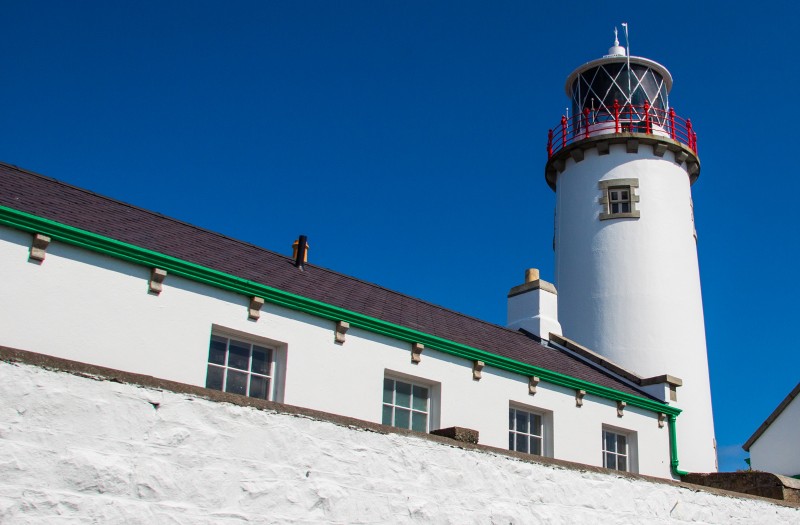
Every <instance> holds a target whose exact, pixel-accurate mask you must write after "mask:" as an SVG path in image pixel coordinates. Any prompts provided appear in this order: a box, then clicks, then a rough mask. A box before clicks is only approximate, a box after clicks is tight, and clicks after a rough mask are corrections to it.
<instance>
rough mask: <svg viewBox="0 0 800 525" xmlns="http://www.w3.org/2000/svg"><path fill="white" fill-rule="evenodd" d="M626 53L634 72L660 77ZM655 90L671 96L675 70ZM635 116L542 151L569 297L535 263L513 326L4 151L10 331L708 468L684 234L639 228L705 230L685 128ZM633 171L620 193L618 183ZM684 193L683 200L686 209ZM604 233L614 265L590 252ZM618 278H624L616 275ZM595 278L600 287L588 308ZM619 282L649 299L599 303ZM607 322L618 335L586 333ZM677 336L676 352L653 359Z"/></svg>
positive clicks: (425, 417)
mask: <svg viewBox="0 0 800 525" xmlns="http://www.w3.org/2000/svg"><path fill="white" fill-rule="evenodd" d="M625 62H626V60H625V57H623V58H622V59H620V58H619V57H614V58H613V59H602V60H601V61H596V62H593V63H590V64H588V65H586V66H583V67H582V68H580V69H579V70H578V71H579V72H581V71H586V70H587V68H588V67H590V66H591V67H595V66H597V65H601V66H603V67H609V66H608V64H611V63H614V64H617V65H618V66H619V67H622V66H621V64H625ZM630 62H631V65H632V66H634V69H633V71H634V72H638V71H639V69H638V68H639V66H640V65H643V66H644V67H645V69H646V70H647V71H648V72H660V73H662V76H663V73H664V72H665V71H666V70H664V69H663V68H661V66H658V67H656V65H654V64H655V63H652V62H650V61H647V60H646V59H639V58H633V57H631V59H630ZM593 64H594V65H593ZM614 67H617V66H614ZM637 74H638V73H637ZM667 75H668V74H667ZM574 76H575V74H573V76H572V77H571V78H573V77H574ZM579 76H580V75H579ZM637 85H638V84H637ZM660 86H661V87H660V88H659V89H660V91H659V93H660V94H663V96H664V97H666V91H667V90H668V88H669V85H668V83H667V84H666V85H665V84H664V83H663V82H662V84H660ZM637 89H638V88H637ZM634 93H638V91H636V90H634ZM633 98H634V99H635V98H636V95H634V96H633ZM584 102H585V99H584ZM663 102H664V103H666V99H665V98H664V99H663ZM664 107H666V106H664ZM653 113H654V114H655V112H653ZM580 115H583V116H586V115H587V114H586V113H585V112H584V113H580ZM643 115H644V116H643V117H642V118H641V119H639V116H636V115H630V114H629V115H628V117H627V119H625V118H620V116H619V115H616V116H614V115H613V114H612V116H613V117H614V118H611V119H609V118H608V115H607V114H606V115H605V116H601V113H600V112H595V113H593V114H591V115H589V117H590V118H591V119H592V120H591V127H587V128H586V129H583V128H580V121H574V123H573V124H569V125H570V126H573V127H571V128H570V129H567V125H565V127H564V129H563V136H562V137H561V138H562V139H563V143H562V144H561V146H560V147H554V148H552V150H553V151H552V155H551V157H550V159H549V161H548V165H547V177H548V181H549V182H550V183H551V184H552V185H554V186H555V187H556V189H557V201H558V204H557V213H558V220H557V230H556V255H557V268H558V270H557V271H558V275H557V278H558V281H559V286H560V288H559V291H558V293H559V294H560V297H561V303H560V304H557V301H556V290H555V288H554V287H553V286H552V285H551V284H549V283H546V282H544V281H541V280H540V279H539V278H538V272H535V271H529V272H528V273H527V275H526V282H525V283H523V284H521V285H519V286H516V287H514V288H512V290H511V292H510V293H509V319H508V321H509V322H508V324H509V328H505V327H501V326H497V325H493V324H490V323H486V322H484V321H481V320H478V319H474V318H470V317H467V316H465V315H462V314H459V313H457V312H453V311H450V310H447V309H445V308H441V307H439V306H436V305H433V304H430V303H426V302H424V301H421V300H419V299H415V298H412V297H408V296H405V295H402V294H400V293H397V292H393V291H391V290H386V289H385V288H381V287H380V286H378V285H374V284H371V283H366V282H363V281H360V280H358V279H356V278H353V277H349V276H345V275H341V274H338V273H336V272H334V271H331V270H328V269H325V268H320V267H317V266H314V265H312V264H307V263H305V262H304V261H305V250H304V249H303V248H304V247H305V240H304V239H302V240H301V242H299V243H298V248H299V250H298V253H296V254H295V256H294V257H287V256H284V255H280V254H277V253H274V252H271V251H268V250H265V249H262V248H259V247H256V246H253V245H251V244H247V243H245V242H240V241H237V240H233V239H230V238H228V237H225V236H222V235H219V234H216V233H213V232H210V231H206V230H203V229H200V228H197V227H194V226H191V225H188V224H185V223H182V222H180V221H177V220H174V219H171V218H168V217H165V216H162V215H159V214H155V213H152V212H149V211H147V210H143V209H140V208H136V207H135V206H131V205H128V204H125V203H122V202H119V201H115V200H112V199H109V198H106V197H103V196H100V195H97V194H94V193H91V192H90V191H87V190H83V189H80V188H76V187H73V186H69V185H67V184H64V183H62V182H59V181H57V180H53V179H50V178H47V177H43V176H41V175H37V174H34V173H31V172H28V171H25V170H22V169H19V168H16V167H14V166H10V165H6V164H2V165H0V268H2V269H3V273H4V279H3V298H4V299H5V300H4V301H3V302H2V303H0V345H2V346H6V347H11V348H17V349H21V350H26V351H31V352H38V353H41V354H47V355H52V356H55V357H60V358H66V359H71V360H75V361H80V362H85V363H90V364H94V365H99V366H104V367H108V368H112V369H118V370H122V371H127V372H135V373H139V374H148V375H152V376H154V377H157V378H162V379H168V380H173V381H179V382H182V383H187V384H190V385H196V386H205V387H207V388H213V389H218V390H226V391H229V392H235V393H239V394H242V395H249V396H252V397H259V398H265V399H269V400H273V401H277V402H281V403H287V404H291V405H298V406H302V407H307V408H312V409H316V410H321V411H325V412H330V413H334V414H342V415H346V416H351V417H355V418H360V419H363V420H366V421H370V422H376V423H384V424H388V425H394V426H398V427H404V428H409V429H412V430H416V431H420V432H430V431H435V430H440V429H447V428H450V427H463V428H468V429H473V430H476V431H478V432H479V440H480V443H482V444H485V445H490V446H495V447H500V448H511V449H512V450H519V451H522V452H529V453H532V454H541V455H544V456H549V457H554V458H558V459H563V460H567V461H573V462H578V463H583V464H587V465H594V466H601V467H603V466H605V467H607V468H612V469H618V470H627V471H631V472H639V473H642V474H647V475H652V476H658V477H663V478H676V477H678V476H680V474H681V473H682V471H681V470H680V467H683V466H684V465H683V462H682V457H683V456H682V455H679V451H680V454H683V453H684V450H687V454H688V455H689V457H690V458H691V460H692V462H693V463H692V464H693V465H696V466H695V467H694V468H695V469H698V470H699V469H702V470H713V454H709V452H708V450H705V449H703V450H700V451H698V450H699V449H698V446H697V443H703V444H705V441H706V440H707V439H708V438H709V435H708V428H711V421H710V418H711V413H710V397H708V396H707V400H708V402H709V405H708V406H706V404H705V401H706V397H703V396H704V395H705V394H703V389H705V388H707V371H706V370H707V365H706V364H705V362H704V361H702V362H701V359H700V354H699V350H698V346H697V345H698V344H699V342H698V338H700V337H702V310H701V309H700V310H699V311H698V310H697V308H699V281H697V279H696V278H697V276H696V268H697V266H696V252H695V251H693V250H694V247H693V246H691V249H689V248H688V247H686V246H685V243H684V244H681V247H680V249H679V250H678V251H679V252H680V253H679V255H676V258H675V259H670V260H669V261H667V262H659V261H658V258H659V257H660V256H663V255H664V254H663V253H660V252H659V253H652V252H653V249H654V244H655V242H654V241H653V239H649V240H647V239H648V238H649V237H650V236H653V235H656V236H658V235H672V237H669V240H670V241H673V240H676V239H677V238H678V237H680V235H678V234H676V233H675V232H673V231H672V229H675V230H679V231H680V232H681V233H688V236H689V238H690V239H691V241H692V242H694V240H693V238H692V237H691V231H688V232H686V231H684V230H687V229H689V228H690V227H691V222H690V218H691V215H690V207H689V202H690V198H689V193H688V188H689V181H690V180H693V179H694V178H696V175H697V170H698V169H699V168H698V166H699V165H698V164H697V157H696V154H695V153H694V149H693V144H694V142H693V135H692V133H691V130H689V133H688V135H686V136H683V135H680V134H678V135H675V134H674V133H673V130H674V129H675V128H674V123H673V124H670V123H669V122H668V121H665V120H663V119H661V120H654V121H652V122H651V120H650V118H651V117H650V116H649V115H650V113H647V112H645V113H643ZM659 115H660V114H659ZM659 118H660V117H659ZM603 119H605V120H603ZM640 120H641V122H640ZM587 122H588V121H587ZM575 123H577V124H575ZM609 123H610V124H609ZM574 126H577V127H574ZM610 126H611V127H610ZM613 126H617V127H616V128H614V127H613ZM620 126H621V127H620ZM686 137H688V138H686ZM559 140H560V139H559ZM632 144H633V145H636V147H635V148H634V147H633V146H632ZM590 168H592V169H590ZM650 169H653V170H654V172H653V173H650V171H649V170H650ZM598 170H600V171H598ZM623 172H624V173H625V174H624V178H623V179H621V180H622V181H623V182H624V184H625V185H626V188H627V190H625V191H627V192H628V193H627V194H625V195H627V197H626V196H625V195H623V194H621V193H619V194H618V193H615V192H618V190H619V189H620V187H621V185H622V184H623V182H620V179H619V177H621V175H620V173H623ZM598 177H599V180H600V184H599V186H598ZM610 179H613V180H614V183H613V185H611V186H609V185H607V184H605V182H603V181H607V180H610ZM662 179H663V180H662ZM637 180H638V182H637ZM654 194H659V195H663V198H659V199H655V198H651V195H654ZM598 199H599V201H598ZM603 199H605V201H604V200H603ZM626 199H627V200H626ZM679 202H680V203H682V206H683V208H686V209H683V208H680V207H679V208H680V209H679V210H678V211H677V212H676V211H675V209H673V207H674V206H678V204H677V203H679ZM626 203H627V204H626ZM626 205H627V206H628V207H627V208H625V206H626ZM603 210H605V211H603ZM639 213H641V216H639ZM604 215H606V216H604ZM606 219H609V220H606ZM631 219H634V220H633V221H631ZM665 221H666V222H669V223H671V224H673V227H672V229H670V228H667V227H665V226H664V224H665ZM567 238H569V239H570V241H567V240H566V239H567ZM597 239H601V240H603V239H604V241H603V242H606V245H605V247H604V248H603V250H602V251H603V252H604V253H605V254H606V255H608V256H609V257H611V262H603V263H602V264H601V262H600V261H599V260H597V257H593V256H592V251H591V249H589V246H595V244H596V240H597ZM582 243H589V245H586V246H581V244H582ZM623 246H628V249H626V250H623V249H622V247H623ZM631 246H633V247H632V248H631ZM614 250H618V251H620V255H622V252H625V253H626V254H627V258H626V257H621V258H620V257H617V254H615V253H613V251H614ZM608 252H611V253H608ZM640 252H641V253H640ZM692 257H694V259H693V262H692ZM582 258H584V259H582ZM640 264H641V265H644V264H648V265H649V264H653V265H655V266H657V267H658V268H660V270H659V271H663V272H665V274H664V281H665V282H664V283H660V282H659V283H653V282H652V276H651V275H649V274H648V275H641V271H640V270H641V269H640V268H639V267H638V265H640ZM575 265H582V267H583V268H585V272H584V271H582V270H579V269H577V268H575V267H572V266H575ZM675 266H678V267H675ZM669 268H671V269H669ZM611 270H614V271H611ZM673 270H674V271H673ZM616 272H623V273H624V274H625V275H624V277H625V278H624V279H622V280H621V281H619V283H620V284H618V285H613V284H612V283H613V282H614V281H615V280H616V279H617V278H618V275H617V274H616ZM693 272H694V273H693ZM630 276H633V277H636V276H639V278H640V279H642V280H640V281H638V282H636V287H637V288H636V289H637V290H638V291H639V292H640V293H644V292H645V291H646V290H647V289H649V288H652V292H653V293H654V294H656V295H657V294H659V293H662V292H663V289H662V288H663V287H664V286H668V287H671V288H672V289H673V290H678V292H680V294H684V293H686V294H687V296H686V297H685V298H683V299H685V301H687V302H688V306H687V304H684V303H682V302H681V301H678V302H674V301H673V302H672V303H670V304H668V305H665V304H662V301H661V298H659V299H658V300H655V301H654V304H652V305H651V304H649V303H648V302H647V301H645V302H644V303H643V302H642V301H641V300H640V299H641V297H638V296H636V295H635V294H634V295H630V294H629V293H628V291H627V290H622V293H621V295H620V294H619V293H618V292H619V290H611V288H613V287H615V286H617V287H618V286H623V285H624V286H628V285H629V281H628V280H627V278H628V277H630ZM591 279H598V280H600V282H599V283H592V282H591ZM570 280H574V281H575V282H574V283H573V284H572V285H570V284H569V282H570ZM670 280H671V281H670ZM684 280H685V281H686V282H683V281H684ZM679 281H680V282H679ZM662 285H663V286H662ZM598 286H599V287H600V288H598ZM598 290H601V291H603V290H605V291H604V292H603V293H601V294H599V295H598V294H597V293H596V292H597V291H598ZM589 292H591V293H590V295H591V297H592V300H594V299H596V298H598V297H599V298H600V301H601V303H598V304H591V305H587V304H585V303H582V302H581V301H582V300H585V299H586V298H587V297H588V296H587V295H586V294H587V293H589ZM606 292H609V293H606ZM611 292H613V293H611ZM673 293H675V292H673ZM615 294H616V295H619V297H621V298H622V301H621V302H623V303H625V302H628V303H630V304H629V305H628V306H636V307H638V308H641V309H642V310H643V311H642V312H631V310H630V308H627V309H626V308H624V307H622V306H620V304H617V303H615V302H614V301H610V300H607V299H608V297H605V296H613V295H615ZM646 295H648V296H649V295H650V294H646ZM582 296H584V297H583V299H581V297H582ZM604 297H605V298H604ZM683 299H682V300H683ZM604 301H605V302H604ZM679 307H686V308H689V307H691V308H690V309H689V310H690V311H689V312H687V313H686V316H688V317H693V316H694V317H693V318H692V322H691V323H689V324H688V325H686V326H684V325H681V324H680V323H683V322H687V323H688V320H687V317H686V316H682V314H681V313H680V312H678V311H677V310H676V311H675V312H671V311H670V313H671V314H675V315H671V316H668V317H669V318H670V319H672V321H671V322H672V323H674V324H675V326H678V327H680V328H681V330H684V329H685V330H684V332H683V333H684V334H685V335H686V337H687V338H690V339H691V338H692V337H694V339H692V340H691V341H689V342H687V343H686V346H685V349H681V350H676V349H675V337H674V336H675V334H674V333H672V332H670V331H669V330H665V327H664V319H659V318H658V316H659V315H661V314H664V313H666V312H667V311H668V310H670V309H677V308H679ZM592 312H593V313H594V315H596V316H597V318H596V319H594V318H592V315H591V314H592ZM698 315H699V321H698V319H697V316H698ZM614 316H623V317H624V316H628V317H627V318H621V319H616V318H614ZM698 322H699V325H698V324H697V323H698ZM559 323H560V324H559ZM602 323H607V326H608V327H609V330H608V334H610V336H611V337H607V338H598V337H595V336H596V335H597V334H598V333H602V330H601V329H600V326H602ZM641 323H653V326H649V325H648V326H643V325H641ZM584 325H585V327H584ZM628 325H631V326H635V327H637V330H630V326H628ZM689 325H691V326H689ZM562 326H563V328H564V335H565V336H567V337H569V338H567V337H564V336H562V335H561V327H562ZM642 333H647V334H650V338H649V339H648V338H642V337H640V335H641V334H642ZM573 334H574V335H573ZM616 335H619V337H620V342H619V348H618V352H616V350H617V347H616V346H615V344H614V336H616ZM662 336H663V337H667V336H668V340H667V341H666V342H665V341H660V340H657V339H658V338H659V337H662ZM575 341H579V342H580V343H583V344H586V345H587V346H589V347H591V348H593V349H595V350H598V351H599V352H600V353H602V354H603V355H599V354H598V353H595V352H593V351H592V350H589V349H587V348H585V347H583V346H581V344H578V343H577V342H575ZM665 347H666V348H669V349H670V351H671V352H676V353H677V355H676V358H674V359H668V358H662V356H660V355H658V354H659V353H660V352H663V349H664V348H665ZM637 349H638V351H639V352H641V353H643V354H642V355H639V356H636V352H637ZM615 352H616V353H615ZM702 352H703V356H704V352H705V346H704V345H703V347H702ZM628 354H630V355H633V356H634V358H633V359H627V358H626V357H625V356H626V355H628ZM676 359H680V360H690V361H691V364H692V365H693V366H696V367H698V369H699V371H697V372H696V373H695V372H693V371H691V370H688V369H686V368H685V367H681V366H679V365H680V363H678V362H676ZM612 361H617V362H618V363H619V364H615V363H614V362H612ZM642 374H644V375H642ZM670 374H675V375H679V374H683V375H682V376H680V377H681V378H682V379H683V380H684V381H685V383H686V386H683V387H681V388H682V389H687V391H688V392H690V393H691V394H692V395H691V396H685V397H684V396H682V395H681V398H680V403H681V404H678V402H676V390H677V388H678V387H679V386H681V384H682V381H681V379H679V378H678V377H674V376H673V375H670ZM703 374H705V383H703V382H702V379H703V378H702V377H701V376H703ZM690 381H691V382H692V384H693V385H694V383H695V382H697V383H702V385H700V386H697V387H696V386H692V387H691V388H689V383H690ZM698 389H699V391H700V394H697V392H698ZM695 402H697V407H698V408H697V412H695V405H694V403H695ZM684 419H688V420H689V422H690V423H691V425H689V424H687V425H686V426H687V428H688V430H687V431H684V430H682V428H683V420H684ZM679 422H680V423H681V424H678V423H679ZM697 436H700V437H699V438H698V437H697ZM711 439H713V431H712V434H711ZM701 448H702V447H701ZM705 448H709V447H705ZM698 458H699V459H698Z"/></svg>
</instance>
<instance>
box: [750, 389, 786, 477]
mask: <svg viewBox="0 0 800 525" xmlns="http://www.w3.org/2000/svg"><path fill="white" fill-rule="evenodd" d="M798 397H800V383H798V384H797V386H796V387H794V389H792V391H791V392H789V395H788V396H786V398H785V399H784V400H783V401H781V403H780V404H779V405H778V407H777V408H776V409H775V410H774V411H773V412H772V414H770V415H769V417H768V418H767V419H766V420H764V422H763V423H761V426H760V427H758V429H757V430H756V431H755V432H754V433H753V435H752V436H750V439H748V440H747V441H746V442H745V444H744V445H743V446H742V448H743V449H745V450H746V451H748V452H750V467H751V468H752V469H753V470H762V471H764V472H772V473H773V474H781V475H784V476H791V477H794V478H798V479H800V401H798Z"/></svg>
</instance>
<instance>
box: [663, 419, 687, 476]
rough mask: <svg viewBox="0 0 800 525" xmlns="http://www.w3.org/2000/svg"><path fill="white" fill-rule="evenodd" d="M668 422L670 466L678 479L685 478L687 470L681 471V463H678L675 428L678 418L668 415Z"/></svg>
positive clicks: (676, 432)
mask: <svg viewBox="0 0 800 525" xmlns="http://www.w3.org/2000/svg"><path fill="white" fill-rule="evenodd" d="M667 421H668V425H669V458H670V466H671V467H672V473H673V474H674V475H676V476H678V477H681V478H682V477H683V476H685V475H687V474H688V472H686V471H685V470H680V469H679V468H678V465H679V464H680V461H678V431H677V429H676V428H675V426H676V421H677V417H676V416H674V415H673V414H668V415H667Z"/></svg>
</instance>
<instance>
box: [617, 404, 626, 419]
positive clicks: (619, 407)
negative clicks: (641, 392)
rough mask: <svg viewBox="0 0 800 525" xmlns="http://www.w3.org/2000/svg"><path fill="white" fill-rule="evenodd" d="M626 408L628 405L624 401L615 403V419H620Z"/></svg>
mask: <svg viewBox="0 0 800 525" xmlns="http://www.w3.org/2000/svg"><path fill="white" fill-rule="evenodd" d="M626 406H628V403H626V402H625V401H617V417H622V416H623V415H624V414H623V411H624V410H625V407H626Z"/></svg>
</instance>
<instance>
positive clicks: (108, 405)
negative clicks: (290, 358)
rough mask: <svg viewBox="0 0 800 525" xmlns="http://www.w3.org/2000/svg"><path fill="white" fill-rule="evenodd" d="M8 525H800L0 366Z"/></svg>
mask: <svg viewBox="0 0 800 525" xmlns="http://www.w3.org/2000/svg"><path fill="white" fill-rule="evenodd" d="M0 377H2V378H3V381H0V522H1V523H9V524H10V523H48V524H61V523H126V524H133V525H135V524H147V525H150V524H154V523H174V524H187V525H188V524H192V525H204V524H228V523H230V524H234V523H236V524H239V523H254V524H265V523H454V524H456V523H457V524H468V523H570V524H571V523H594V522H598V521H602V522H603V523H609V524H628V523H630V524H640V523H656V524H667V523H707V524H726V525H728V524H733V525H736V524H762V523H763V524H773V523H796V522H798V520H800V509H797V508H793V507H789V506H782V505H778V504H775V503H771V502H769V501H765V500H761V499H755V498H745V497H732V496H729V495H720V494H718V493H714V492H713V491H708V490H698V488H697V487H694V486H686V485H679V484H674V483H671V482H655V481H650V480H647V479H642V478H635V477H625V476H620V475H616V474H612V473H602V472H596V471H591V470H586V469H576V468H568V467H564V466H559V465H547V464H538V463H533V462H525V461H520V460H518V459H515V458H513V457H509V456H505V455H503V454H498V453H493V452H490V451H479V450H465V449H461V448H457V447H454V446H451V445H445V444H441V443H437V442H434V441H431V440H428V439H422V438H419V437H414V436H404V435H399V434H388V435H387V434H382V433H379V432H374V431H364V430H361V429H358V428H355V427H352V426H342V425H337V424H334V423H332V422H328V421H321V420H317V419H312V418H309V417H304V416H295V415H289V414H282V413H276V412H271V411H263V410H257V409H254V408H250V407H242V406H236V405H231V404H227V403H217V402H213V401H208V400H205V399H201V398H197V397H192V396H189V395H185V394H177V393H173V392H169V391H164V390H155V389H150V388H142V387H136V386H133V385H129V384H122V383H112V382H109V381H102V380H95V379H90V378H86V377H78V376H75V375H70V374H65V373H60V372H55V371H50V370H45V369H42V368H38V367H34V366H30V365H25V364H16V365H12V364H9V363H5V362H0Z"/></svg>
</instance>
